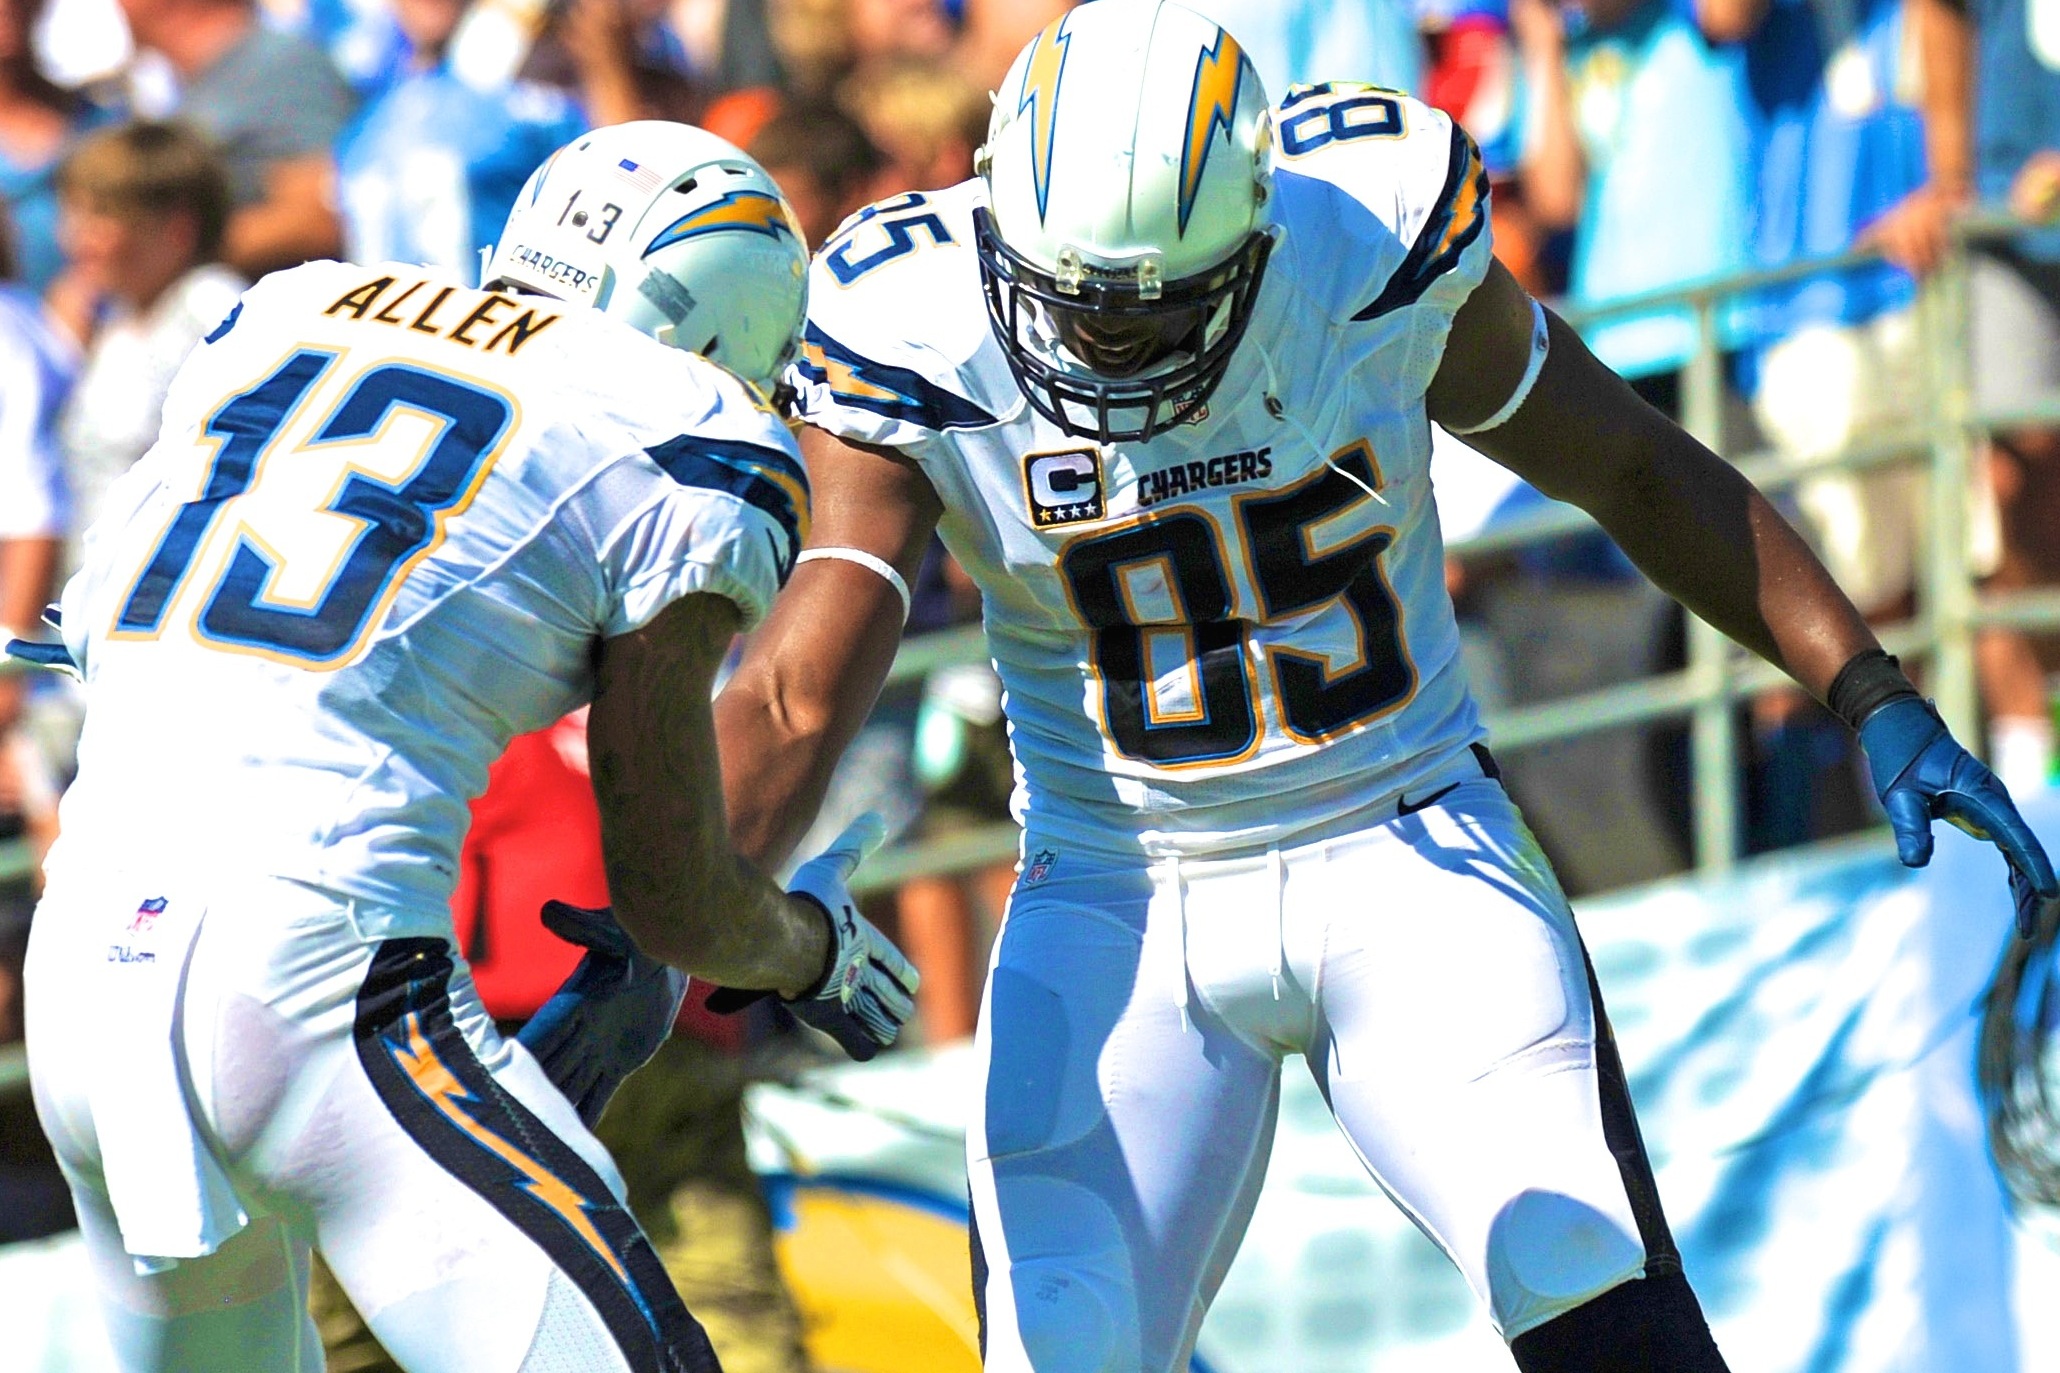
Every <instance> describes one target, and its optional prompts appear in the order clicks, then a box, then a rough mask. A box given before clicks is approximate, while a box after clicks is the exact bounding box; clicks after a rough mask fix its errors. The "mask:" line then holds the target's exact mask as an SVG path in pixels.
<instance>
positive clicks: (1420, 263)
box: [1275, 84, 1494, 351]
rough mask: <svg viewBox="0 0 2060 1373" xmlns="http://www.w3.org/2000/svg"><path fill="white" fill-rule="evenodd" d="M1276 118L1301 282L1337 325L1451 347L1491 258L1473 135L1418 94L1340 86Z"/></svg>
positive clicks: (1290, 103) (1312, 91)
mask: <svg viewBox="0 0 2060 1373" xmlns="http://www.w3.org/2000/svg"><path fill="white" fill-rule="evenodd" d="M1276 125H1277V127H1278V130H1279V134H1278V137H1279V150H1278V152H1277V154H1276V158H1277V161H1276V178H1275V182H1276V186H1277V187H1278V189H1279V193H1280V195H1281V197H1282V200H1283V202H1284V203H1283V211H1282V212H1283V215H1284V217H1285V218H1286V220H1287V222H1288V223H1289V225H1290V226H1291V227H1290V232H1289V235H1288V242H1287V243H1286V245H1285V247H1286V250H1287V251H1288V252H1289V253H1290V254H1291V255H1292V256H1293V257H1294V259H1295V268H1296V275H1297V277H1298V279H1300V280H1302V281H1304V282H1305V283H1307V284H1308V287H1309V289H1310V290H1311V291H1312V292H1313V293H1314V294H1316V295H1317V296H1318V297H1319V298H1320V300H1321V302H1322V305H1323V307H1324V312H1325V313H1326V314H1327V315H1328V316H1329V317H1330V319H1331V321H1332V322H1333V323H1334V324H1338V325H1340V326H1343V327H1346V328H1350V327H1351V326H1353V325H1359V326H1381V327H1385V329H1387V330H1392V328H1393V327H1394V326H1397V325H1400V326H1402V327H1404V328H1405V329H1406V330H1407V331H1409V332H1411V333H1414V334H1419V335H1421V336H1422V341H1424V342H1427V343H1432V344H1434V345H1435V347H1442V345H1443V341H1444V335H1445V332H1446V331H1447V330H1448V329H1449V328H1450V326H1451V321H1452V316H1453V314H1455V313H1456V312H1457V311H1458V309H1459V307H1460V305H1462V304H1463V303H1465V301H1466V298H1467V297H1468V296H1469V295H1471V294H1472V293H1473V290H1474V288H1475V287H1476V286H1478V285H1480V283H1481V280H1482V279H1483V278H1484V277H1485V276H1486V275H1487V271H1488V264H1489V262H1490V261H1491V260H1492V258H1493V255H1494V249H1493V243H1492V237H1491V234H1490V231H1489V226H1488V210H1489V203H1488V173H1487V168H1486V167H1485V166H1484V165H1483V163H1482V160H1481V153H1480V149H1479V148H1477V147H1476V146H1474V141H1473V139H1471V138H1469V137H1468V136H1467V133H1466V131H1465V130H1464V129H1462V128H1460V127H1459V125H1458V124H1456V123H1454V122H1453V121H1452V119H1451V118H1450V117H1449V116H1447V115H1446V114H1445V113H1443V112H1442V111H1440V110H1436V109H1433V108H1431V107H1430V106H1428V105H1425V104H1423V103H1422V102H1421V101H1418V100H1414V99H1411V98H1410V97H1408V96H1406V95H1402V94H1400V93H1398V92H1395V91H1383V90H1376V89H1373V88H1369V87H1358V86H1348V85H1342V84H1340V85H1334V86H1312V87H1308V88H1306V89H1303V90H1297V91H1295V92H1292V93H1291V94H1290V95H1289V96H1288V98H1287V99H1286V100H1285V101H1283V102H1282V104H1281V106H1280V109H1279V111H1278V113H1277V116H1276ZM1433 351H1435V348H1434V349H1433Z"/></svg>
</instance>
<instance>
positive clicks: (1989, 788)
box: [1860, 696, 2060, 939]
mask: <svg viewBox="0 0 2060 1373" xmlns="http://www.w3.org/2000/svg"><path fill="white" fill-rule="evenodd" d="M1860 747H1861V748H1863V749H1865V750H1866V753H1867V767H1868V770H1869V772H1870V773H1872V775H1873V779H1874V790H1875V792H1876V793H1877V794H1878V795H1879V796H1880V797H1881V808H1882V809H1883V810H1885V811H1887V812H1888V823H1889V824H1890V825H1891V826H1892V827H1893V828H1894V829H1895V846H1896V856H1897V857H1898V858H1900V859H1902V860H1903V866H1905V867H1910V868H1921V867H1923V866H1924V865H1925V864H1926V863H1929V862H1930V861H1931V822H1932V821H1933V820H1944V821H1945V822H1947V823H1948V824H1951V825H1954V826H1956V827H1958V828H1959V829H1962V830H1965V831H1966V832H1967V833H1968V834H1971V835H1973V836H1974V837H1975V838H1976V839H1982V840H1986V841H1988V842H1989V843H1992V844H1994V845H1995V846H1996V847H1997V848H1999V849H2001V850H2002V851H2003V857H2004V859H2005V860H2007V861H2008V862H2009V864H2010V895H2011V898H2012V899H2013V901H2014V902H2015V903H2016V907H2017V932H2018V933H2019V934H2021V935H2023V936H2024V937H2025V938H2027V939H2029V938H2030V937H2031V936H2032V933H2033V931H2034V930H2036V929H2037V927H2038V918H2039V911H2040V907H2041V906H2042V905H2043V904H2044V903H2045V902H2048V901H2051V900H2053V899H2054V898H2056V897H2060V881H2056V880H2055V878H2054V876H2053V864H2052V862H2051V861H2050V860H2049V859H2048V858H2047V857H2046V850H2045V847H2044V846H2043V845H2041V844H2040V843H2039V841H2038V836H2037V835H2035V834H2033V833H2032V832H2031V827H2030V826H2028V825H2026V824H2025V823H2024V819H2023V817H2022V816H2020V815H2019V814H2018V813H2017V806H2016V804H2015V803H2014V802H2012V801H2011V800H2010V793H2009V792H2008V791H2007V790H2005V789H2004V787H2003V784H2002V783H2001V782H1999V781H1997V780H1996V775H1995V774H1994V773H1992V772H1990V771H1989V770H1988V768H1987V767H1985V766H1984V765H1983V764H1982V762H1981V760H1980V759H1978V758H1976V757H1975V756H1974V755H1973V754H1971V753H1969V752H1968V751H1967V750H1966V749H1964V748H1962V747H1960V745H1959V743H1958V742H1957V741H1956V740H1955V739H1954V738H1953V736H1952V732H1951V731H1950V730H1948V729H1947V728H1946V726H1945V722H1944V721H1943V720H1941V719H1939V718H1938V712H1937V711H1936V710H1935V709H1933V708H1932V705H1931V702H1929V701H1926V700H1923V699H1921V698H1919V697H1915V696H1901V697H1898V698H1897V699H1895V700H1892V701H1890V702H1889V703H1888V704H1886V705H1884V706H1882V707H1880V708H1879V709H1878V710H1876V711H1875V712H1874V713H1873V714H1871V715H1869V716H1868V717H1867V718H1866V720H1865V721H1864V722H1862V723H1861V725H1860Z"/></svg>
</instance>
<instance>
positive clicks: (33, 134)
mask: <svg viewBox="0 0 2060 1373" xmlns="http://www.w3.org/2000/svg"><path fill="white" fill-rule="evenodd" d="M44 2H45V0H0V198H4V199H5V201H6V203H7V205H8V207H9V208H10V210H11V211H12V216H13V220H14V235H13V239H14V253H15V259H16V261H15V266H16V268H17V273H16V277H17V279H18V280H19V281H21V283H22V284H23V285H25V286H27V287H28V288H29V289H30V290H31V291H34V292H37V293H38V294H40V293H41V292H42V291H43V289H44V288H45V287H47V286H48V285H49V284H50V281H51V278H53V277H55V276H56V275H57V272H58V269H59V268H60V267H61V266H62V265H63V257H62V255H61V254H60V253H59V251H58V247H57V163H58V160H59V159H60V158H61V157H62V156H63V154H64V150H65V147H66V145H67V144H68V143H69V142H70V140H71V139H72V137H73V136H74V135H75V134H76V133H77V132H78V131H79V130H81V129H83V128H87V127H90V126H91V125H93V124H95V123H98V122H100V121H101V120H102V119H104V118H106V115H105V113H104V112H103V111H101V110H100V109H99V108H98V107H96V106H94V105H93V104H92V103H90V102H89V101H87V100H86V99H85V98H84V97H83V96H81V95H79V94H78V93H77V92H75V91H67V90H64V89H61V88H60V87H58V86H57V85H55V84H53V83H52V82H51V81H50V79H49V78H48V77H46V76H44V75H43V73H42V70H41V69H40V68H39V67H38V66H37V65H36V55H35V51H34V48H33V45H32V43H31V41H30V40H31V37H32V35H33V33H34V31H35V28H36V25H37V24H38V22H39V21H40V20H41V19H42V17H43V8H44Z"/></svg>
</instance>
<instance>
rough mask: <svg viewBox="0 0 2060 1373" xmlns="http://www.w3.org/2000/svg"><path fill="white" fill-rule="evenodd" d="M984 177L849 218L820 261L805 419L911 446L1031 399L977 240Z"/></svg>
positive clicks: (974, 425)
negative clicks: (999, 329) (984, 280)
mask: <svg viewBox="0 0 2060 1373" xmlns="http://www.w3.org/2000/svg"><path fill="white" fill-rule="evenodd" d="M980 196H981V190H980V183H979V182H978V181H969V182H964V183H961V184H960V185H958V186H954V187H952V188H951V189H949V190H945V191H934V192H930V193H927V194H923V193H911V194H908V195H903V196H896V197H894V198H893V199H891V200H884V201H881V202H880V203H879V204H877V205H871V206H868V207H867V208H865V209H864V210H861V211H859V213H858V214H856V215H853V216H852V217H851V218H850V219H848V220H846V221H845V222H844V224H843V226H842V227H841V228H839V229H838V231H837V233H836V234H835V235H834V236H833V237H832V238H831V239H830V241H829V242H828V243H826V244H824V245H823V248H822V250H821V251H820V252H818V253H817V254H816V255H815V260H814V262H813V263H811V264H810V267H809V283H808V324H807V327H806V330H805V332H804V333H803V336H802V344H801V353H800V356H799V357H798V358H797V359H796V360H795V362H794V365H793V366H792V367H791V368H790V369H789V370H788V373H787V380H788V383H789V384H790V385H791V386H793V388H794V391H795V395H796V397H797V398H798V401H799V405H800V410H801V415H802V418H804V419H806V420H807V421H808V422H809V423H810V424H813V425H815V426H817V427H818V428H821V429H824V430H827V431H829V432H830V433H833V434H836V435H838V436H840V437H843V438H848V439H852V440H854V441H856V442H860V443H869V444H878V445H881V446H884V447H906V446H909V445H912V444H919V443H922V442H925V441H927V440H930V439H933V438H935V437H937V436H938V435H940V434H943V433H946V432H948V431H950V430H954V429H978V428H983V427H985V426H987V425H990V424H993V423H995V422H996V421H997V419H999V418H1000V416H1001V415H1003V414H1006V413H1007V412H1008V411H1009V410H1011V409H1013V408H1014V406H1015V405H1017V404H1019V403H1020V397H1019V396H1018V395H1016V394H1015V387H1014V383H1013V381H1012V380H1011V379H1010V377H1009V374H1008V371H1007V367H1006V364H1005V363H1003V361H1002V359H1001V354H1000V350H999V349H998V348H996V347H995V346H994V343H993V335H992V332H991V330H990V328H989V326H988V322H987V310H986V306H985V304H984V303H983V301H984V297H983V295H982V292H981V286H980V266H979V260H978V257H977V255H976V254H975V252H974V248H973V221H972V211H973V208H974V207H975V206H977V205H978V204H980V203H981V201H980Z"/></svg>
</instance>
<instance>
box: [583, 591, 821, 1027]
mask: <svg viewBox="0 0 2060 1373" xmlns="http://www.w3.org/2000/svg"><path fill="white" fill-rule="evenodd" d="M741 623H742V616H741V614H740V613H739V611H738V610H737V607H736V606H735V605H734V604H733V603H732V602H731V601H729V600H728V599H726V598H724V597H721V596H715V595H706V594H697V595H690V596H684V597H682V598H681V599H679V600H678V601H676V602H674V603H673V604H672V605H670V606H668V607H666V608H665V610H663V611H661V612H660V613H659V614H658V616H657V617H656V618H654V619H653V620H652V621H651V622H650V623H649V624H647V625H645V626H644V627H643V628H641V629H638V630H636V631H634V632H632V633H628V634H622V635H618V636H616V637H613V638H610V639H605V640H603V641H602V643H601V647H600V650H599V655H598V660H597V662H596V666H595V673H594V703H593V709H592V711H591V713H590V714H589V716H588V721H587V748H588V752H589V756H590V758H591V762H592V767H593V778H594V794H595V797H596V798H597V799H598V801H599V803H600V811H601V850H602V858H603V861H604V862H605V863H606V865H607V870H608V890H609V892H610V894H611V896H612V897H613V899H614V903H615V917H616V920H617V921H618V922H619V923H620V924H621V926H622V927H623V929H625V930H626V931H628V932H629V935H630V937H631V938H632V939H634V940H635V941H636V943H637V945H638V946H639V947H640V948H642V949H643V950H644V951H645V952H646V953H648V954H650V955H652V956H653V957H655V958H659V959H662V960H663V961H665V962H667V963H670V964H672V965H673V966H675V967H678V968H681V969H683V970H685V971H687V972H690V973H692V974H694V975H695V976H696V977H702V978H706V979H708V980H709V981H711V982H718V983H721V984H722V985H724V986H729V987H743V988H773V989H775V990H777V991H779V992H780V993H781V995H783V996H787V997H793V996H796V995H798V994H799V993H800V992H801V991H802V990H804V989H806V988H808V987H811V986H813V985H814V984H815V983H816V982H817V981H818V980H819V979H820V978H821V977H822V974H823V969H824V966H825V964H826V963H827V961H828V958H829V954H830V932H829V929H828V927H827V924H826V922H825V920H824V918H823V913H822V912H821V911H819V910H817V909H815V908H814V907H812V906H810V905H809V904H807V903H806V902H803V901H798V900H796V899H794V898H792V897H789V896H787V895H786V894H785V893H783V892H781V891H780V889H779V888H778V887H776V886H775V885H773V883H772V882H771V881H769V880H768V879H766V878H765V877H764V876H763V875H761V874H760V873H759V872H758V871H757V869H756V868H754V867H753V866H752V865H751V864H750V863H749V862H747V861H746V860H744V859H742V858H740V857H739V856H738V855H737V854H736V853H735V852H733V851H732V849H731V847H730V842H729V835H728V830H727V828H726V826H725V825H724V822H723V808H722V796H721V793H720V792H718V791H717V790H716V789H715V788H714V787H712V786H710V785H708V779H709V778H711V777H714V776H715V775H716V769H717V763H716V751H715V727H714V723H713V720H712V719H711V717H710V710H709V693H710V692H711V691H712V689H713V687H714V682H715V673H716V670H717V669H718V668H719V667H720V666H721V664H722V660H723V655H724V654H725V653H726V652H727V651H728V648H729V643H730V640H731V638H732V637H733V636H734V635H735V634H736V632H737V630H738V628H739V627H740V625H741Z"/></svg>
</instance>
